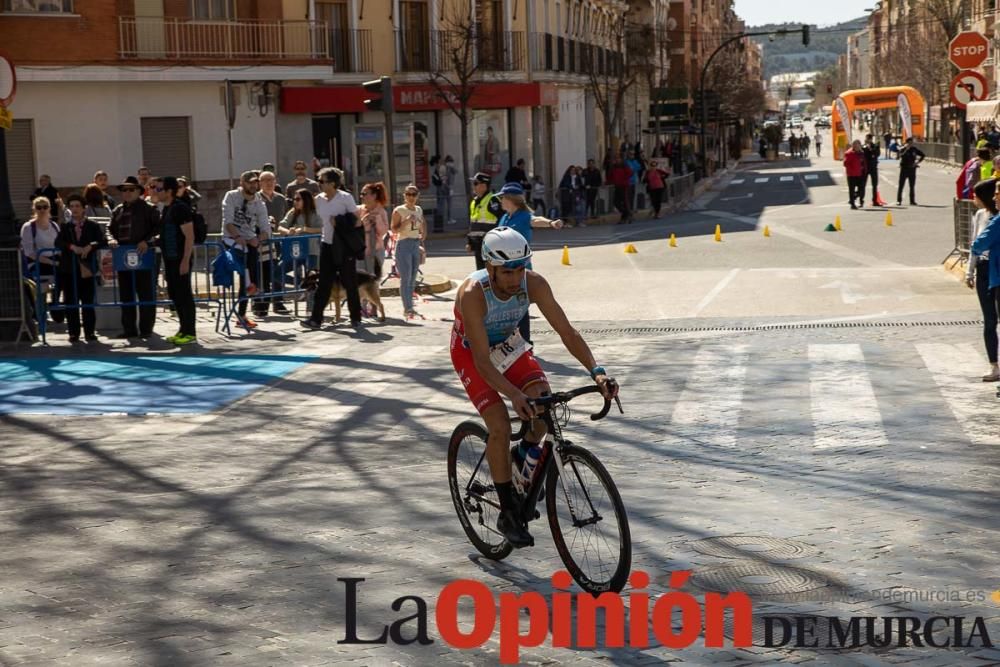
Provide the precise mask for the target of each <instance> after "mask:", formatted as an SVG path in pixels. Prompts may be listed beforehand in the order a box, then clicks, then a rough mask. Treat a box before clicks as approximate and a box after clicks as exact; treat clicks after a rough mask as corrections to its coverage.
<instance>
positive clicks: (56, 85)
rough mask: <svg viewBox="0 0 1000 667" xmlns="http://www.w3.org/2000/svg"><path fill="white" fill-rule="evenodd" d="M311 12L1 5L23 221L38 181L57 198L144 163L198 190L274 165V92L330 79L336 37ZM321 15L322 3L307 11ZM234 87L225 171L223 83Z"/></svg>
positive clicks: (77, 2) (192, 2)
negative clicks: (12, 69) (48, 182)
mask: <svg viewBox="0 0 1000 667" xmlns="http://www.w3.org/2000/svg"><path fill="white" fill-rule="evenodd" d="M312 4H313V3H311V2H309V1H307V0H283V1H282V2H269V1H265V0H206V1H202V0H3V2H2V5H0V34H2V35H3V39H2V43H3V48H4V50H5V51H6V53H7V54H8V55H9V57H10V58H11V59H12V60H13V61H14V63H15V65H16V71H17V76H18V96H17V101H16V102H15V104H14V105H13V107H12V109H11V111H12V112H13V114H14V117H15V121H14V128H13V130H12V131H11V132H9V133H8V142H9V144H10V147H11V150H10V154H9V156H8V160H9V164H8V167H9V173H10V179H11V189H12V193H11V195H12V198H13V201H14V204H15V207H16V210H17V211H18V213H19V214H23V213H24V212H25V206H26V204H27V199H28V197H29V195H30V193H31V190H32V189H33V188H34V187H35V182H36V180H37V176H38V174H40V173H47V174H49V175H51V177H52V180H53V183H55V184H56V185H57V186H62V187H74V188H75V187H79V186H81V185H83V184H86V183H89V182H90V181H91V180H92V178H93V174H94V171H95V170H96V169H105V170H107V171H108V172H109V173H110V175H111V178H112V180H113V181H115V182H117V181H118V180H120V179H122V178H123V177H124V176H126V175H128V174H134V173H135V171H136V169H137V168H138V167H139V166H140V165H145V166H148V167H149V168H150V169H151V170H152V171H153V172H154V173H157V174H175V175H181V174H185V175H188V176H190V177H192V178H193V179H195V180H196V181H197V182H198V183H199V185H200V186H201V187H202V188H204V189H205V190H207V191H212V190H215V189H218V188H223V187H228V184H229V178H230V176H231V174H232V173H234V172H236V173H238V170H239V169H240V168H241V167H245V166H248V165H253V166H258V167H259V166H260V165H261V164H263V163H264V162H266V161H273V160H274V158H275V155H276V151H277V134H276V124H275V117H276V110H277V101H278V98H277V90H278V88H279V87H280V86H279V83H280V85H284V84H285V83H286V82H289V81H300V80H315V79H320V78H327V77H329V76H330V73H331V69H332V63H333V57H332V53H331V50H332V49H333V47H334V45H335V43H336V42H335V38H336V35H335V34H334V33H333V31H332V30H331V28H330V26H329V24H327V23H324V22H322V21H319V20H314V19H311V18H310V16H311V15H310V11H312V9H313V7H311V5H312ZM315 4H320V3H315ZM227 80H229V81H232V82H235V97H236V102H237V105H236V106H235V108H234V109H233V111H232V121H233V125H232V164H233V165H234V166H233V167H232V168H230V160H229V156H230V148H229V118H228V117H227V112H226V106H225V96H224V95H223V91H224V90H225V88H226V86H225V82H226V81H227Z"/></svg>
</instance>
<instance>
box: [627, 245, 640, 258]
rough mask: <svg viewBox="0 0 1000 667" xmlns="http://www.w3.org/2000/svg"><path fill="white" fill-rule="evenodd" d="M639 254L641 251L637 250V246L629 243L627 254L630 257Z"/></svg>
mask: <svg viewBox="0 0 1000 667" xmlns="http://www.w3.org/2000/svg"><path fill="white" fill-rule="evenodd" d="M638 252H639V251H638V250H636V249H635V246H634V245H632V244H631V243H629V244H628V245H627V246H625V253H626V254H628V255H634V254H636V253H638Z"/></svg>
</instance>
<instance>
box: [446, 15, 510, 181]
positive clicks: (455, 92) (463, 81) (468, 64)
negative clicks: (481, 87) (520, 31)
mask: <svg viewBox="0 0 1000 667" xmlns="http://www.w3.org/2000/svg"><path fill="white" fill-rule="evenodd" d="M443 23H444V26H445V29H444V30H441V31H438V32H435V33H432V34H431V51H432V52H431V63H430V76H429V79H428V81H429V82H430V84H431V85H432V86H433V87H434V90H435V91H436V92H437V95H438V97H439V98H440V99H442V100H443V101H444V103H445V104H446V105H447V106H448V109H449V110H450V111H451V112H452V113H453V114H455V116H456V117H457V118H458V121H459V124H460V126H461V145H462V175H463V178H464V179H466V181H468V179H469V178H470V177H471V176H472V172H471V171H470V169H469V121H470V120H471V114H472V107H471V102H472V98H473V96H474V95H475V93H476V87H477V85H478V84H479V83H480V81H481V80H482V79H481V75H482V72H483V71H484V70H487V69H490V68H496V67H499V66H501V65H502V60H503V57H504V55H503V49H502V48H501V47H502V43H501V42H502V37H501V36H500V35H497V34H496V33H495V31H486V30H482V24H480V23H478V22H477V21H476V16H475V15H474V14H473V13H472V12H471V11H469V12H465V11H464V10H462V9H461V8H460V6H459V5H457V4H455V5H453V6H452V8H451V12H450V13H449V14H448V16H447V17H446V18H445V19H444V20H443ZM466 194H467V195H468V196H469V197H470V198H471V196H472V195H471V190H470V189H469V188H466Z"/></svg>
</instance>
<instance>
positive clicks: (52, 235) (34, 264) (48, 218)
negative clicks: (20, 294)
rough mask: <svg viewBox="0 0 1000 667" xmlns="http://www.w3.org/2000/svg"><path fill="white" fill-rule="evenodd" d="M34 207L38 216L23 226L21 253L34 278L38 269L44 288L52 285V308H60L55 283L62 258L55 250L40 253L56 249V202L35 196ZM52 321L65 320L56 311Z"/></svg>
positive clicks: (28, 270)
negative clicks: (57, 266)
mask: <svg viewBox="0 0 1000 667" xmlns="http://www.w3.org/2000/svg"><path fill="white" fill-rule="evenodd" d="M31 208H32V210H33V211H34V215H33V216H32V218H31V220H28V222H26V223H24V224H23V225H21V253H22V254H23V255H24V259H25V261H26V266H25V273H26V274H27V275H28V276H32V277H33V276H34V275H35V269H36V268H37V269H38V276H39V278H40V280H39V283H40V286H41V285H48V286H50V289H51V291H52V305H53V306H58V305H59V293H58V292H57V291H56V290H55V288H54V285H53V282H54V276H55V268H56V264H58V262H59V255H58V254H57V253H54V252H52V251H51V250H50V251H49V252H42V253H39V250H46V249H49V248H55V247H56V239H57V238H58V237H59V225H58V224H56V222H55V221H54V220H53V219H52V203H51V200H50V199H49V198H48V197H45V196H44V195H41V196H38V197H35V199H34V200H33V201H32V202H31ZM52 321H53V322H62V321H63V313H62V311H61V310H57V311H53V312H52Z"/></svg>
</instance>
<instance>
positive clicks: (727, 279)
mask: <svg viewBox="0 0 1000 667" xmlns="http://www.w3.org/2000/svg"><path fill="white" fill-rule="evenodd" d="M739 272H740V270H739V269H733V270H732V271H730V272H729V273H727V274H726V276H725V277H724V278H723V279H722V280H720V281H719V282H718V283H716V285H715V287H713V288H712V290H711V291H710V292H709V293H708V294H706V295H705V296H704V298H702V300H701V301H699V302H698V305H697V306H695V307H694V309H693V310H692V311H691V312H690V313H688V317H698V315H699V314H700V313H701V311H703V310H704V309H705V308H706V307H707V306H708V304H710V303H712V300H713V299H715V297H717V296H719V293H720V292H721V291H722V290H724V289H726V286H727V285H728V284H729V283H731V282H732V281H733V278H735V277H736V274H738V273H739Z"/></svg>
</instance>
